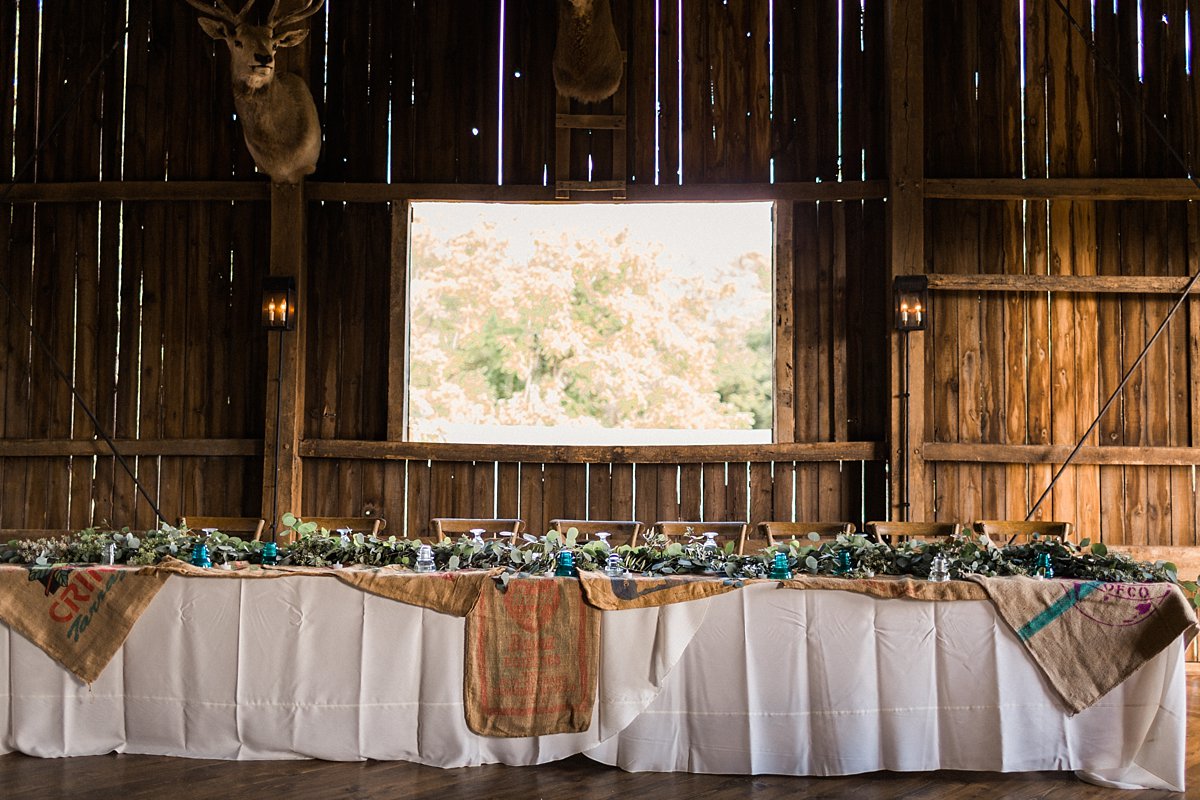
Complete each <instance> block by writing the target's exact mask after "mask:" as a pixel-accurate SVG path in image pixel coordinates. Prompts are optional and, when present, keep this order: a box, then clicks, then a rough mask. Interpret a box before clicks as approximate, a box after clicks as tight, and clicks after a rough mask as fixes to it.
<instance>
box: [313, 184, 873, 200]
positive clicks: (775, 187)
mask: <svg viewBox="0 0 1200 800" xmlns="http://www.w3.org/2000/svg"><path fill="white" fill-rule="evenodd" d="M307 187H308V199H309V200H326V201H336V202H343V203H381V202H386V201H389V200H398V199H407V200H449V201H453V200H460V201H464V202H465V201H491V202H498V203H552V202H559V203H562V202H573V201H564V200H558V201H555V199H554V187H553V186H542V185H540V184H538V185H535V186H531V185H517V184H505V185H504V186H496V185H495V184H461V183H441V184H438V183H392V184H387V183H312V184H308V185H307ZM627 190H628V197H627V198H626V200H625V202H630V203H678V202H699V203H703V202H714V203H715V202H754V201H758V202H770V201H772V200H794V201H799V202H812V203H815V202H833V201H836V200H847V201H849V200H882V199H883V198H884V197H886V196H887V183H885V182H884V181H845V182H839V181H821V182H816V181H812V182H808V181H804V182H794V183H707V184H684V185H683V186H678V185H672V184H664V185H661V186H648V185H645V184H630V185H629V186H628V187H627ZM581 202H589V201H587V200H586V199H585V200H583V201H581Z"/></svg>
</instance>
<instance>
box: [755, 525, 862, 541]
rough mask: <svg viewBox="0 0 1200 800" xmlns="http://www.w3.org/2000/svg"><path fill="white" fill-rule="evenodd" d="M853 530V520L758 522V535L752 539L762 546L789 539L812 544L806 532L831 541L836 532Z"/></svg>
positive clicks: (848, 532)
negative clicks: (814, 533) (817, 534)
mask: <svg viewBox="0 0 1200 800" xmlns="http://www.w3.org/2000/svg"><path fill="white" fill-rule="evenodd" d="M855 530H857V529H856V528H855V527H854V523H853V522H760V523H758V536H756V537H754V540H753V541H755V542H762V547H770V546H771V545H776V544H779V543H780V542H786V541H788V540H789V539H798V540H799V541H800V542H801V543H809V544H812V543H813V542H812V540H811V539H809V538H808V534H810V533H813V532H816V533H819V534H820V535H821V539H820V541H822V542H831V541H833V540H834V539H837V537H838V534H841V533H845V534H851V533H854V531H855Z"/></svg>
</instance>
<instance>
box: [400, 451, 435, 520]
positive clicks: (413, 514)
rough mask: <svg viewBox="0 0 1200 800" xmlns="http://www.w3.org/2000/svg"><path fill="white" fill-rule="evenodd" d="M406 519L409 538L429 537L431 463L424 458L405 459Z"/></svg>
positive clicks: (431, 516)
mask: <svg viewBox="0 0 1200 800" xmlns="http://www.w3.org/2000/svg"><path fill="white" fill-rule="evenodd" d="M405 469H406V470H407V487H408V489H407V495H406V497H405V501H406V502H407V504H408V519H407V520H406V521H405V522H406V524H405V531H406V533H407V534H408V538H410V539H429V538H430V537H432V536H433V529H432V528H431V527H430V525H429V520H431V519H433V517H434V515H433V514H431V513H429V512H430V506H429V501H430V488H431V487H430V484H431V483H432V475H431V472H432V464H431V463H430V462H429V461H426V460H424V459H422V460H420V461H406V462H405Z"/></svg>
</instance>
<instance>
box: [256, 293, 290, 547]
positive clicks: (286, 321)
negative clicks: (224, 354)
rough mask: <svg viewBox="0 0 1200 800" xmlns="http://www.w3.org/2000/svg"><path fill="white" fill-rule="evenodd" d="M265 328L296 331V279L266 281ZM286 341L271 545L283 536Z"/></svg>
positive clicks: (278, 377)
mask: <svg viewBox="0 0 1200 800" xmlns="http://www.w3.org/2000/svg"><path fill="white" fill-rule="evenodd" d="M262 294H263V296H262V326H263V328H265V329H266V330H267V331H278V332H280V333H282V332H284V331H292V330H295V329H296V279H295V278H292V277H290V276H274V275H273V276H269V277H266V278H263V293H262ZM282 412H283V338H282V337H280V339H279V349H278V352H277V353H276V355H275V460H274V462H273V464H272V467H273V472H274V477H273V478H272V481H271V484H272V497H271V541H272V542H274V541H276V539H277V538H278V534H279V422H280V419H281V417H282V416H283V414H282Z"/></svg>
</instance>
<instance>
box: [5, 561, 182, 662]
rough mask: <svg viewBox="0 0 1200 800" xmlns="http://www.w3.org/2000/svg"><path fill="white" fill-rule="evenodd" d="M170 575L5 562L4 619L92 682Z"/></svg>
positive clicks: (119, 569) (116, 569)
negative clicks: (18, 565)
mask: <svg viewBox="0 0 1200 800" xmlns="http://www.w3.org/2000/svg"><path fill="white" fill-rule="evenodd" d="M166 579H167V575H166V574H155V573H147V572H145V571H140V570H137V569H130V568H125V567H104V566H84V567H33V568H26V567H15V566H13V567H9V566H5V567H0V621H2V622H4V623H5V624H6V625H8V626H9V627H10V628H12V629H13V630H15V631H17V632H18V633H20V634H21V635H22V636H24V637H25V638H26V639H28V640H29V641H31V642H33V643H34V644H35V645H37V646H38V647H39V648H41V649H42V650H43V651H44V652H45V653H46V654H47V655H48V656H50V657H51V658H53V659H54V660H55V661H57V662H59V663H60V664H62V665H63V666H64V667H66V668H67V669H68V670H70V671H71V672H72V673H74V674H75V675H76V676H77V677H79V679H80V680H82V681H84V682H85V683H91V682H92V681H94V680H95V679H96V678H98V677H99V676H100V673H101V672H103V671H104V668H105V667H106V666H107V665H108V662H109V660H111V659H112V657H113V654H115V653H116V652H117V650H118V649H120V647H121V645H122V644H123V643H124V642H125V638H126V637H127V636H128V635H129V631H130V630H131V629H132V628H133V624H134V623H135V622H136V621H137V619H138V617H139V616H141V613H142V612H143V611H144V610H145V609H146V606H147V605H149V604H150V601H151V600H153V599H154V595H156V594H158V590H159V589H161V588H162V585H163V583H164V582H165V581H166Z"/></svg>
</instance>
